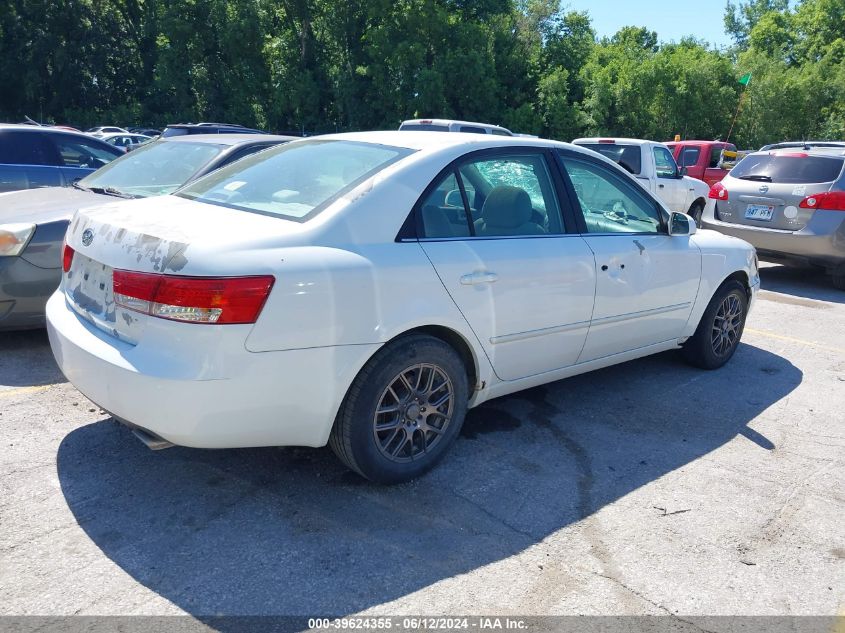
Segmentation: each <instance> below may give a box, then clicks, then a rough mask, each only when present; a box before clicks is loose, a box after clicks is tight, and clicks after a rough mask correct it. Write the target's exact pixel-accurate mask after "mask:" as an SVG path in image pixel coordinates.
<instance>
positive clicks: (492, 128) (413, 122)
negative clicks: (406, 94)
mask: <svg viewBox="0 0 845 633" xmlns="http://www.w3.org/2000/svg"><path fill="white" fill-rule="evenodd" d="M399 131H400V132H407V131H412V132H469V133H471V134H496V135H498V136H514V133H513V132H511V131H510V130H509V129H507V128H504V127H501V126H499V125H491V124H490V123H475V122H473V121H456V120H454V119H409V120H407V121H402V125H400V126H399Z"/></svg>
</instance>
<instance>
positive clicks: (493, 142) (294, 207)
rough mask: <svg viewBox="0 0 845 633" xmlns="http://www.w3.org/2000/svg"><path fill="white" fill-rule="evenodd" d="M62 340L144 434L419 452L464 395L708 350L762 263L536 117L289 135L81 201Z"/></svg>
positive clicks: (95, 392)
mask: <svg viewBox="0 0 845 633" xmlns="http://www.w3.org/2000/svg"><path fill="white" fill-rule="evenodd" d="M63 270H64V274H63V278H62V283H61V287H60V288H59V290H58V291H57V292H56V293H55V294H54V295H53V296H52V297H51V299H50V301H49V303H48V306H47V318H48V330H49V335H50V341H51V344H52V348H53V351H54V354H55V356H56V359H57V360H58V363H59V365H60V367H61V369H62V371H63V372H64V373H65V375H66V376H67V377H68V379H69V380H70V381H71V382H73V384H75V385H76V386H77V387H78V388H79V390H80V391H82V393H84V394H85V395H86V396H88V397H89V398H90V399H91V400H93V401H94V402H96V403H97V404H99V405H100V406H102V407H103V408H104V409H106V410H108V411H109V412H110V413H112V414H113V415H114V417H115V418H116V419H118V420H120V421H122V422H124V423H126V424H127V425H129V426H130V427H132V428H133V429H134V430H135V431H136V433H137V434H138V435H139V436H141V437H142V439H144V440H145V441H146V442H147V443H148V445H150V446H151V447H154V448H159V447H165V446H168V445H170V444H178V445H184V446H192V447H206V448H226V447H246V446H273V445H304V446H322V445H325V444H326V443H329V444H330V445H331V447H332V448H333V449H334V451H335V453H336V454H337V455H338V456H339V457H340V459H341V460H342V461H343V462H344V463H345V464H347V465H348V466H349V467H350V468H351V469H353V470H355V471H357V472H358V473H360V474H362V475H363V476H365V477H368V478H370V479H372V480H375V481H380V482H396V481H402V480H407V479H410V478H412V477H415V476H418V475H420V474H422V473H423V472H425V471H426V470H427V469H429V468H430V467H432V466H433V465H434V464H435V463H436V462H437V461H438V460H439V459H441V458H442V457H443V455H444V453H445V451H446V450H447V449H448V447H449V445H450V444H451V443H452V442H453V441H454V440H455V437H456V435H457V434H458V432H459V430H460V428H461V424H462V423H463V420H464V415H465V413H466V411H467V408H468V407H473V406H475V405H478V404H480V403H481V402H484V401H485V400H488V399H490V398H495V397H497V396H501V395H504V394H508V393H511V392H514V391H518V390H521V389H525V388H528V387H533V386H536V385H539V384H542V383H547V382H550V381H554V380H558V379H561V378H565V377H567V376H572V375H574V374H579V373H582V372H586V371H590V370H593V369H598V368H600V367H605V366H607V365H612V364H614V363H620V362H623V361H627V360H631V359H633V358H637V357H640V356H645V355H647V354H653V353H656V352H661V351H664V350H669V349H675V348H681V349H682V350H683V352H684V354H685V356H686V357H687V358H688V359H689V360H690V361H691V362H693V363H695V364H697V365H699V366H701V367H704V368H716V367H719V366H721V365H723V364H724V363H725V362H727V361H728V359H730V358H731V356H732V355H733V353H734V351H735V350H736V348H737V345H738V343H739V339H740V336H741V335H742V330H743V326H744V322H745V317H746V314H747V311H748V308H749V306H750V304H751V302H752V299H753V298H754V295H755V292H756V291H757V289H758V287H759V277H758V273H757V265H756V257H755V254H754V250H753V248H751V247H750V246H749V245H748V244H747V243H746V242H744V241H742V240H740V239H737V238H733V237H728V236H725V235H720V234H718V233H715V232H712V231H697V230H696V226H695V223H694V222H693V221H692V220H691V219H690V218H689V217H688V216H686V215H684V214H681V213H670V212H669V211H667V210H666V208H665V207H664V206H663V205H662V204H661V203H660V202H659V201H658V200H657V199H656V198H655V197H653V196H652V195H651V194H650V193H648V192H647V191H646V190H645V189H644V188H643V187H642V186H640V185H639V184H638V183H637V182H636V181H635V180H634V179H632V178H631V177H630V176H629V175H628V174H627V173H626V172H624V171H623V170H622V169H621V168H620V167H618V166H617V165H616V164H615V163H613V162H611V161H609V160H607V159H605V158H603V157H602V156H600V155H598V154H595V153H593V152H590V151H589V150H585V149H581V148H577V147H574V146H572V145H568V144H565V143H558V142H553V141H545V140H540V139H533V138H531V139H529V138H513V137H497V136H492V135H491V136H481V135H472V134H460V133H458V134H438V133H436V132H432V133H428V132H419V133H417V134H407V133H404V132H369V133H356V134H341V135H332V136H326V137H318V138H313V139H307V140H299V141H295V142H292V143H290V144H287V145H284V146H280V147H277V148H274V149H271V150H267V151H265V152H262V153H261V154H256V155H254V156H251V157H248V158H245V159H243V160H241V161H239V162H237V163H234V164H232V165H229V166H227V167H224V168H222V169H220V170H218V171H216V172H214V173H213V174H210V175H208V176H205V177H203V178H201V179H199V180H197V181H194V182H192V183H191V184H189V185H187V186H186V187H184V188H182V189H181V190H179V191H178V192H176V193H175V194H174V195H170V196H163V197H160V198H157V199H147V200H129V201H121V202H116V203H114V204H112V205H110V206H107V207H98V208H93V209H83V210H80V211H79V212H78V213H77V214H76V216H75V217H74V219H73V220H72V221H71V224H70V226H69V229H68V234H67V245H66V246H65V248H64V257H63Z"/></svg>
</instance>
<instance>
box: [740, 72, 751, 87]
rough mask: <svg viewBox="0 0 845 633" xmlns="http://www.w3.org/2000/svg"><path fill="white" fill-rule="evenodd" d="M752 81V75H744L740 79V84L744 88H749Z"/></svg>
mask: <svg viewBox="0 0 845 633" xmlns="http://www.w3.org/2000/svg"><path fill="white" fill-rule="evenodd" d="M750 81H751V73H748V74H747V75H743V76H742V77H740V78H739V83H741V84H742V85H743V86H747V85H748V83H749V82H750Z"/></svg>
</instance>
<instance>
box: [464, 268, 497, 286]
mask: <svg viewBox="0 0 845 633" xmlns="http://www.w3.org/2000/svg"><path fill="white" fill-rule="evenodd" d="M497 279H499V275H497V274H496V273H488V272H483V271H478V272H474V273H470V274H469V275H461V284H462V285H464V286H474V285H475V284H492V283H493V282H494V281H496V280H497Z"/></svg>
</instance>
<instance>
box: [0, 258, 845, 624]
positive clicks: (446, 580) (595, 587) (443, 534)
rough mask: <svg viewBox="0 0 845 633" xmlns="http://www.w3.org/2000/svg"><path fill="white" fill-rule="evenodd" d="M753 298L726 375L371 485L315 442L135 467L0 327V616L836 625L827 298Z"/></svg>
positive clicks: (472, 449)
mask: <svg viewBox="0 0 845 633" xmlns="http://www.w3.org/2000/svg"><path fill="white" fill-rule="evenodd" d="M763 287H764V288H765V290H764V291H762V292H761V294H760V297H759V301H758V302H757V305H756V306H755V310H754V312H752V314H751V316H750V318H749V321H748V324H747V329H746V333H745V336H744V338H743V344H742V346H741V347H740V349H739V350H738V352H737V354H736V356H735V358H734V359H733V361H732V362H731V363H730V364H729V365H728V366H727V367H725V368H724V369H722V370H719V371H715V372H702V371H699V370H695V369H692V368H689V367H687V366H686V365H684V364H683V363H682V362H681V361H680V360H679V358H678V356H677V354H675V353H667V354H661V355H658V356H654V357H651V358H647V359H643V360H639V361H634V362H631V363H626V364H624V365H621V366H618V367H613V368H609V369H606V370H602V371H598V372H594V373H591V374H587V375H584V376H579V377H576V378H572V379H569V380H564V381H561V382H557V383H554V384H551V385H547V386H545V387H542V388H538V389H533V390H530V391H527V392H524V393H521V394H517V395H514V396H510V397H506V398H502V399H499V400H496V401H493V402H490V403H488V404H486V405H484V406H482V407H480V408H478V409H476V410H474V411H473V412H472V413H471V414H470V416H469V418H468V420H467V423H466V427H465V429H464V431H463V436H462V437H461V439H459V441H458V442H457V444H456V445H455V447H454V448H453V450H452V452H451V454H450V456H449V457H447V459H446V460H445V461H444V462H443V464H442V465H441V466H440V467H439V468H438V469H436V470H435V471H434V472H432V473H431V474H429V475H428V476H426V477H424V478H422V479H420V480H418V481H416V482H413V483H411V484H406V485H402V486H397V487H392V488H382V487H378V486H374V485H371V484H368V483H366V482H364V481H362V480H360V479H359V478H358V477H356V476H353V475H352V474H350V473H348V472H346V471H345V470H344V468H343V467H342V466H341V465H340V464H339V463H338V462H337V461H336V460H335V459H334V457H333V455H332V454H331V452H330V451H329V450H328V449H320V450H313V449H252V450H230V451H204V450H191V449H182V448H173V449H169V450H166V451H160V452H152V451H149V450H148V449H146V448H145V447H144V446H143V445H142V444H141V443H140V442H138V441H137V440H136V439H135V438H134V437H133V436H132V435H131V434H130V433H129V431H127V430H126V429H124V428H123V427H121V426H119V425H118V424H116V423H115V422H113V421H111V420H110V419H109V418H108V416H107V415H105V414H104V413H103V412H102V411H100V409H99V408H97V407H96V406H95V405H92V404H91V403H90V402H88V401H87V400H86V399H85V398H84V397H82V396H81V395H80V394H79V393H78V392H77V391H75V390H74V388H73V387H72V386H71V385H69V384H68V383H67V382H65V380H64V379H63V377H62V376H61V374H60V373H59V372H58V370H57V368H56V366H55V364H54V362H53V359H52V356H51V354H50V349H49V345H48V343H47V338H46V335H45V334H44V333H43V332H27V333H14V334H0V614H3V615H33V614H41V615H66V614H86V615H101V614H120V615H126V614H150V615H168V614H183V613H188V614H192V615H195V616H207V615H212V614H248V615H255V614H294V615H300V616H320V615H328V614H335V615H342V614H352V613H360V612H366V613H374V614H459V613H460V614H486V613H497V614H520V615H531V614H608V615H614V614H636V615H645V614H681V615H684V616H695V615H736V614H745V615H810V614H815V615H836V614H838V613H842V612H843V611H842V610H843V605H845V468H843V465H845V451H843V445H845V293H843V292H841V291H836V290H834V289H832V287H830V286H829V284H828V282H827V281H826V280H825V279H824V278H823V277H821V276H816V275H813V274H807V273H806V272H805V271H794V270H790V269H786V268H781V267H766V268H765V269H764V271H763ZM232 423H233V424H237V420H233V421H232Z"/></svg>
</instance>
